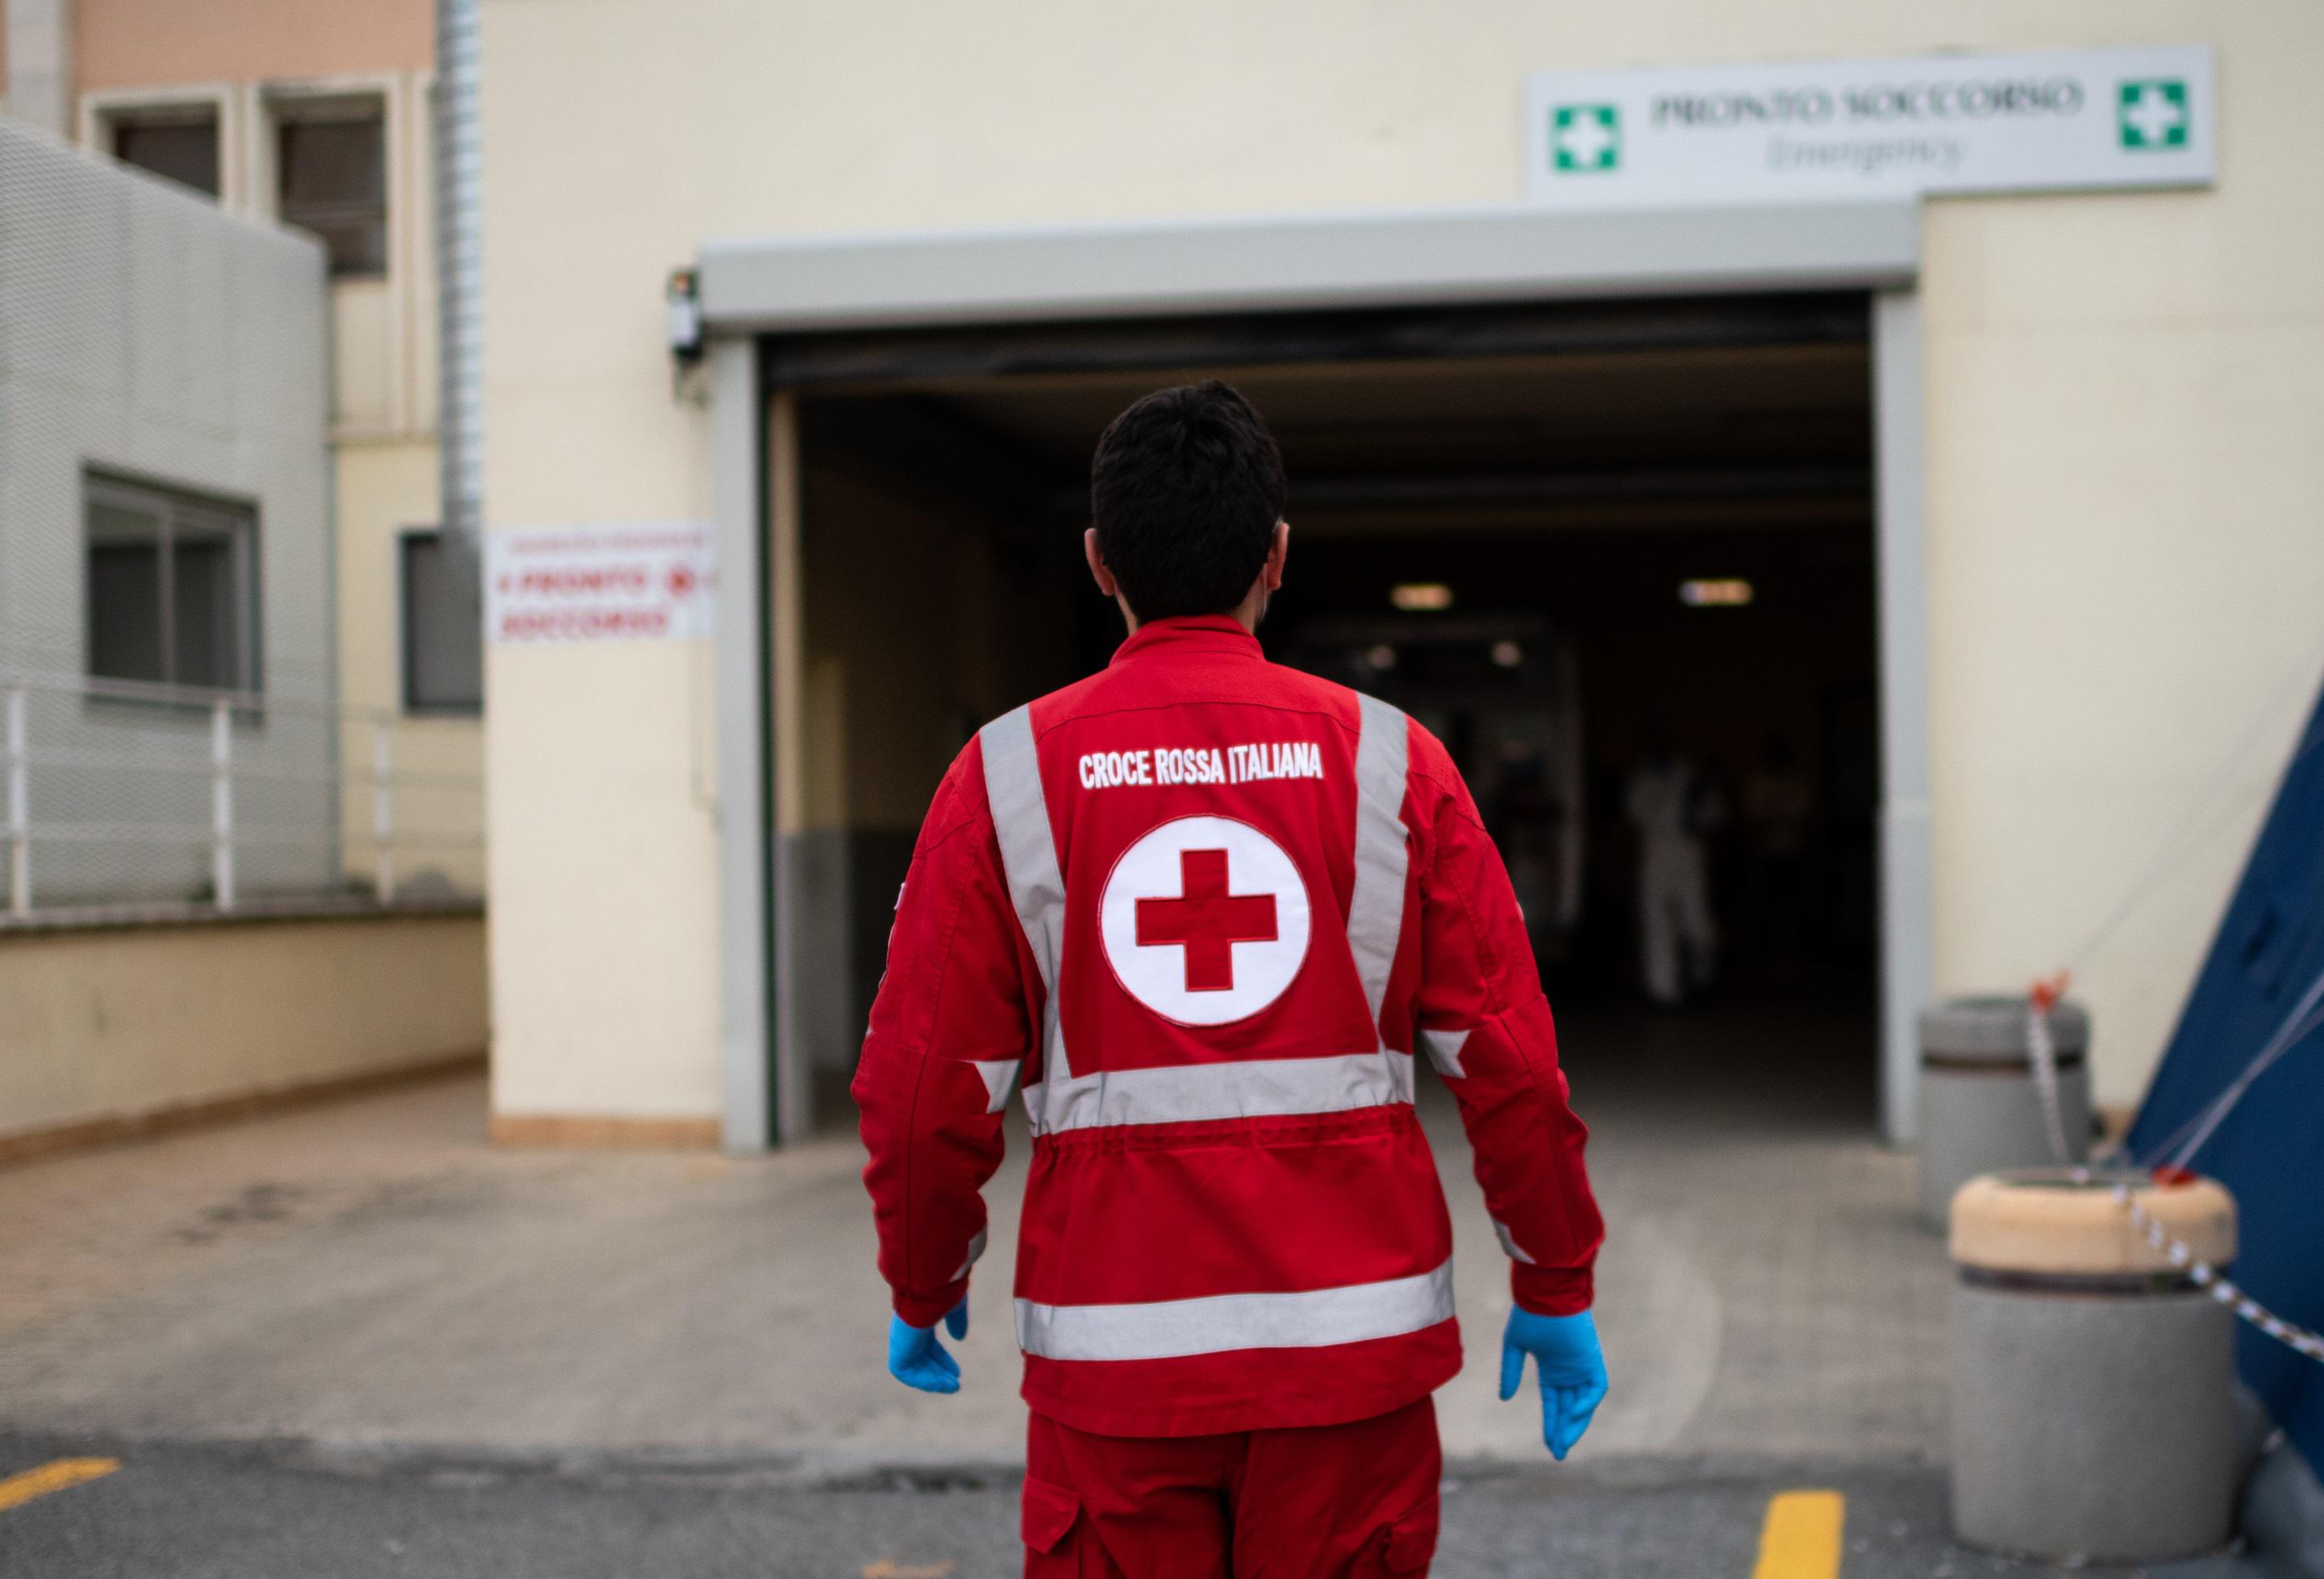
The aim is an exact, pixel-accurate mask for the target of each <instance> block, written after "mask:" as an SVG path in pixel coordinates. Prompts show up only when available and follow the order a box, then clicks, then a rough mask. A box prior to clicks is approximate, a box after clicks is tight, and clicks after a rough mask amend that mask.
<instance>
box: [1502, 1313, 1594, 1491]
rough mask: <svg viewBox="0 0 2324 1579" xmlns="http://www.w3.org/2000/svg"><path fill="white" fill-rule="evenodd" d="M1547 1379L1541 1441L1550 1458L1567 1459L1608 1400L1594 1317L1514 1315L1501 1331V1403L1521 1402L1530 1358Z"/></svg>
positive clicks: (1542, 1383)
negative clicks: (1519, 1391) (1519, 1386)
mask: <svg viewBox="0 0 2324 1579" xmlns="http://www.w3.org/2000/svg"><path fill="white" fill-rule="evenodd" d="M1527 1354H1531V1355H1532V1356H1533V1361H1534V1367H1535V1370H1536V1371H1538V1372H1539V1373H1540V1378H1541V1439H1542V1441H1543V1442H1544V1443H1545V1444H1546V1445H1548V1447H1549V1452H1550V1456H1551V1457H1553V1458H1559V1459H1562V1458H1563V1457H1564V1456H1565V1455H1566V1454H1569V1453H1571V1452H1572V1451H1573V1445H1574V1444H1575V1443H1577V1442H1579V1441H1581V1440H1582V1433H1583V1432H1584V1431H1587V1430H1588V1429H1590V1417H1591V1416H1592V1415H1594V1414H1596V1413H1597V1412H1598V1406H1599V1405H1600V1404H1601V1403H1603V1402H1604V1401H1605V1399H1606V1356H1605V1355H1603V1354H1602V1353H1599V1351H1598V1324H1597V1323H1596V1322H1594V1321H1591V1319H1590V1313H1589V1312H1588V1311H1586V1310H1585V1311H1582V1312H1581V1313H1580V1314H1579V1315H1576V1316H1535V1314H1534V1313H1533V1312H1532V1311H1530V1310H1512V1311H1510V1312H1509V1325H1508V1326H1506V1327H1504V1328H1503V1329H1501V1398H1502V1400H1503V1401H1504V1402H1506V1401H1507V1400H1508V1399H1513V1398H1515V1397H1517V1382H1518V1381H1519V1380H1521V1379H1522V1378H1523V1377H1524V1375H1525V1362H1526V1355H1527Z"/></svg>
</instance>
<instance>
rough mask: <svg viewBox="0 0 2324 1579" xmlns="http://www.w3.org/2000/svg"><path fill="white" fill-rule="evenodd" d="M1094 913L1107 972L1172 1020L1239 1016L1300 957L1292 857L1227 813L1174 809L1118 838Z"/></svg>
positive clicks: (1210, 1021) (1303, 893)
mask: <svg viewBox="0 0 2324 1579" xmlns="http://www.w3.org/2000/svg"><path fill="white" fill-rule="evenodd" d="M1098 914H1099V928H1100V931H1101V932H1102V935H1103V937H1104V938H1105V957H1106V961H1107V963H1108V964H1110V965H1112V966H1113V974H1114V976H1115V978H1116V979H1117V980H1119V981H1120V983H1121V984H1122V985H1123V986H1124V987H1126V988H1128V989H1129V990H1130V996H1132V997H1133V998H1136V999H1137V1000H1138V1001H1139V1002H1141V1003H1143V1004H1145V1005H1146V1006H1147V1007H1148V1009H1151V1010H1153V1011H1155V1012H1156V1013H1157V1014H1159V1015H1161V1016H1162V1017H1163V1018H1164V1019H1166V1020H1176V1021H1177V1022H1178V1023H1180V1024H1181V1025H1225V1024H1227V1023H1229V1022H1230V1021H1232V1020H1244V1019H1248V1018H1249V1017H1250V1016H1251V1015H1253V1014H1256V1013H1258V1012H1259V1011H1260V1010H1262V1009H1264V1008H1266V1007H1267V1006H1268V1004H1269V1003H1272V1002H1275V1001H1276V999H1277V998H1279V997H1281V996H1282V995H1283V990H1284V989H1285V988H1286V987H1287V986H1289V985H1290V984H1291V979H1292V977H1294V976H1296V975H1297V974H1299V966H1300V965H1301V964H1302V963H1303V962H1304V961H1305V959H1306V957H1307V928H1308V915H1307V885H1306V883H1305V882H1303V881H1301V879H1300V876H1299V868H1298V867H1297V866H1296V864H1294V863H1293V862H1292V859H1291V857H1290V856H1289V855H1287V854H1285V853H1284V850H1283V846H1282V845H1278V844H1277V843H1276V842H1275V841H1274V840H1273V839H1270V838H1268V836H1266V835H1265V834H1263V833H1260V832H1259V830H1258V829H1257V828H1255V827H1253V826H1250V824H1249V823H1247V822H1237V821H1235V820H1234V819H1233V818H1231V817H1179V818H1177V819H1176V820H1175V821H1171V822H1166V823H1164V824H1163V825H1162V826H1160V827H1157V828H1156V829H1154V830H1153V831H1152V832H1150V833H1148V834H1147V835H1146V836H1144V837H1143V838H1140V839H1139V841H1138V842H1137V843H1136V844H1134V845H1130V848H1129V849H1127V850H1124V851H1123V852H1122V853H1121V859H1120V860H1119V861H1116V862H1115V863H1113V871H1112V873H1111V874H1110V875H1109V876H1108V877H1107V878H1106V880H1105V897H1104V899H1103V900H1102V902H1101V904H1100V907H1099V912H1098Z"/></svg>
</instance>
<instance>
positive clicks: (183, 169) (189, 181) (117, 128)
mask: <svg viewBox="0 0 2324 1579" xmlns="http://www.w3.org/2000/svg"><path fill="white" fill-rule="evenodd" d="M111 119H112V126H113V156H114V157H115V159H118V160H119V161H121V162H122V163H124V164H134V165H135V166H136V167H137V168H138V169H140V170H143V171H152V173H153V174H155V175H158V176H165V177H167V178H168V179H169V180H173V181H176V182H177V183H178V184H179V185H180V186H181V187H191V188H193V189H194V190H196V191H198V192H200V193H202V194H204V195H205V196H208V197H212V198H215V197H217V195H218V120H217V110H216V109H215V108H213V107H212V106H208V105H198V106H188V107H186V108H184V109H160V108H156V109H150V110H134V111H131V112H129V113H127V114H124V115H115V116H113V117H112V118H111Z"/></svg>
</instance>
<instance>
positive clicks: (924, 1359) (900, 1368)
mask: <svg viewBox="0 0 2324 1579" xmlns="http://www.w3.org/2000/svg"><path fill="white" fill-rule="evenodd" d="M944 1325H945V1331H946V1332H948V1333H950V1334H952V1335H953V1336H954V1337H955V1338H964V1337H966V1336H968V1299H967V1297H966V1296H963V1297H962V1298H961V1302H960V1303H959V1304H958V1305H955V1306H954V1307H952V1308H951V1309H950V1310H948V1311H946V1312H945V1318H944ZM888 1374H889V1375H890V1376H892V1377H894V1378H895V1379H896V1380H899V1381H900V1382H902V1383H903V1384H904V1385H905V1386H906V1387H917V1388H918V1389H919V1390H921V1391H922V1392H958V1391H959V1390H960V1362H959V1361H957V1360H955V1359H954V1358H953V1357H952V1356H951V1355H950V1354H948V1353H945V1346H944V1345H943V1344H940V1343H938V1342H937V1341H936V1328H934V1327H932V1326H912V1325H908V1324H907V1323H906V1322H905V1320H904V1318H903V1317H902V1316H889V1318H888Z"/></svg>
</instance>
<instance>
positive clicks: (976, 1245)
mask: <svg viewBox="0 0 2324 1579" xmlns="http://www.w3.org/2000/svg"><path fill="white" fill-rule="evenodd" d="M988 1233H989V1231H988V1230H986V1229H982V1228H980V1229H978V1230H977V1231H976V1237H975V1238H973V1239H972V1240H970V1241H969V1242H968V1259H967V1260H964V1261H963V1262H961V1263H960V1270H958V1271H957V1272H954V1274H953V1275H952V1277H951V1279H950V1281H952V1282H954V1283H957V1282H959V1281H960V1280H961V1279H963V1278H965V1277H967V1276H968V1269H969V1268H971V1267H973V1266H974V1265H976V1260H977V1258H978V1257H979V1256H981V1255H982V1254H983V1253H984V1244H985V1240H986V1238H987V1236H988Z"/></svg>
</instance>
